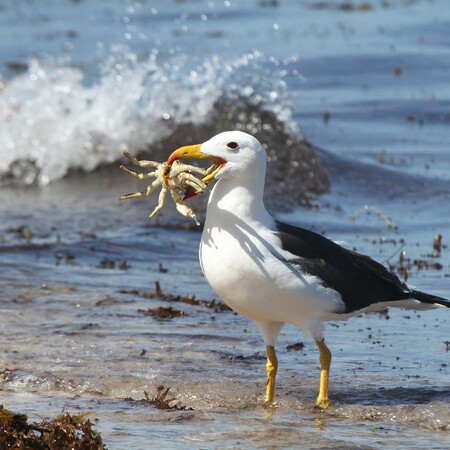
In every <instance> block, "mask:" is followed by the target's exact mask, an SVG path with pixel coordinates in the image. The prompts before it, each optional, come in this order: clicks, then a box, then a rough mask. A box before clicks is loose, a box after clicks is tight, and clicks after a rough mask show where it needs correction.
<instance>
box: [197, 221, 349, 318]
mask: <svg viewBox="0 0 450 450" xmlns="http://www.w3.org/2000/svg"><path fill="white" fill-rule="evenodd" d="M279 244H280V243H279V239H278V238H277V237H276V235H275V234H274V233H273V232H272V231H271V230H270V229H269V228H267V227H265V226H264V225H262V224H260V223H257V222H251V221H250V222H242V223H239V220H238V219H236V218H235V219H234V220H233V221H225V222H224V221H221V225H220V226H205V229H204V231H203V235H202V240H201V244H200V261H201V265H202V270H203V273H204V275H205V277H206V279H207V280H208V282H209V284H210V285H211V287H212V288H213V289H214V290H215V291H216V292H217V294H218V295H219V296H220V297H221V298H222V300H223V301H224V302H225V303H226V304H227V305H228V306H230V307H231V308H232V309H233V310H235V311H237V312H238V313H240V314H242V315H245V316H247V317H249V318H251V319H253V320H259V321H267V322H285V323H286V322H290V323H295V324H297V325H301V324H302V321H303V317H305V318H306V317H307V318H308V320H310V319H312V318H315V319H317V320H321V318H322V317H324V316H325V314H326V313H330V312H333V311H337V310H339V308H340V307H341V304H342V300H341V299H340V297H339V295H338V294H337V293H335V292H334V291H331V290H329V289H326V288H324V287H323V286H321V285H320V283H319V280H317V279H316V278H315V277H311V276H308V275H302V274H301V273H300V272H299V271H298V270H297V269H296V268H295V267H294V266H292V265H290V264H289V263H287V261H286V260H285V258H286V257H287V256H288V255H289V254H286V252H283V251H282V250H280V246H279Z"/></svg>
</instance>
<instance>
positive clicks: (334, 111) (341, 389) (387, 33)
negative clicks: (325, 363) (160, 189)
mask: <svg viewBox="0 0 450 450" xmlns="http://www.w3.org/2000/svg"><path fill="white" fill-rule="evenodd" d="M343 3H344V2H340V1H329V2H315V1H305V2H293V1H287V0H285V1H281V0H279V1H278V2H267V1H260V0H258V1H256V0H255V1H250V0H248V1H240V2H238V1H233V0H230V1H214V0H212V1H200V0H199V1H185V2H182V1H181V2H179V1H162V0H161V1H152V2H134V1H125V2H124V1H94V0H81V1H52V0H48V1H39V2H38V1H27V2H25V1H13V0H10V1H3V2H1V3H0V218H1V219H0V269H1V272H0V285H1V287H2V289H1V291H0V292H1V293H0V308H1V314H0V317H1V319H0V327H1V328H0V347H1V348H2V356H0V371H1V370H3V369H4V368H5V367H6V368H8V369H9V370H11V376H10V377H6V376H5V375H2V378H1V379H2V385H1V388H0V398H1V402H2V403H3V404H4V405H5V407H7V408H10V409H12V410H17V411H19V412H26V413H28V414H30V415H31V416H36V415H39V416H47V415H56V414H58V413H59V412H60V411H61V409H62V408H65V409H68V410H70V411H78V410H82V411H90V412H92V414H93V417H97V418H99V422H98V423H97V424H96V428H97V429H98V430H100V431H101V432H102V435H103V437H104V441H105V443H106V445H107V447H108V448H111V449H112V448H117V449H121V448H133V449H134V448H136V449H138V448H154V447H163V448H180V447H181V446H189V447H192V448H216V447H217V446H220V447H223V448H234V447H236V446H237V445H241V446H244V447H245V448H278V447H285V448H287V447H289V448H295V447H298V446H299V445H301V446H302V448H386V447H389V448H404V449H410V448H435V449H442V448H447V447H450V441H449V439H450V438H449V434H448V431H449V429H450V424H449V417H450V407H449V404H450V403H449V402H450V393H449V389H448V370H449V369H448V365H449V364H450V361H449V355H450V353H448V352H446V346H445V344H444V342H445V341H448V340H449V336H448V335H449V333H448V329H449V328H448V321H449V317H448V312H447V311H446V310H435V311H431V312H426V313H425V312H421V313H412V312H409V311H402V310H397V311H392V312H390V313H389V319H388V320H387V319H386V318H385V317H383V316H378V315H368V316H362V317H358V318H355V319H352V320H351V321H349V322H346V323H339V324H330V325H329V326H328V327H327V332H326V337H327V342H328V344H329V346H330V348H331V349H332V351H333V353H334V359H333V365H332V386H331V398H332V400H333V401H334V405H333V406H332V408H331V409H330V410H329V411H328V412H327V413H317V412H316V411H314V410H313V405H314V399H315V396H316V389H317V383H318V355H317V352H316V349H315V348H314V345H312V343H311V342H310V341H309V340H308V338H307V336H305V335H303V334H301V333H300V332H299V331H298V330H296V329H295V328H294V327H287V328H286V330H285V331H284V332H283V334H282V335H281V337H280V342H279V346H278V347H279V349H278V352H279V360H280V375H279V387H278V391H277V393H278V395H277V400H276V408H275V409H274V411H266V410H265V409H264V408H263V406H262V403H263V402H262V399H263V397H262V394H263V391H264V382H265V378H264V377H265V369H264V364H265V362H264V361H262V360H258V359H252V358H247V359H245V358H244V359H243V360H242V359H239V358H236V357H237V356H239V355H244V356H245V357H248V356H250V355H253V354H254V353H255V352H256V351H259V352H263V350H264V348H263V344H262V340H261V338H260V337H259V335H258V332H257V330H256V328H255V327H254V326H253V325H252V324H251V323H249V322H248V321H247V320H246V319H244V318H241V317H239V316H236V315H234V314H232V313H230V312H225V313H216V312H214V311H213V310H210V309H207V308H205V307H202V306H195V305H194V306H193V305H186V304H182V303H181V304H180V303H167V302H165V301H163V300H157V299H156V300H155V299H148V298H147V297H146V296H145V295H144V294H145V293H146V292H149V291H152V290H153V288H154V283H155V282H156V281H159V282H160V283H161V285H162V287H163V289H164V291H165V292H168V293H175V294H180V295H195V296H196V297H197V298H200V299H207V300H210V299H212V298H213V297H214V293H213V292H212V291H211V290H210V288H209V287H208V286H207V284H206V282H205V280H204V279H203V277H202V275H201V271H200V268H199V266H198V261H197V246H198V240H199V233H198V232H197V231H189V230H183V229H182V228H184V227H187V226H189V227H191V228H192V227H193V228H195V225H193V224H191V223H190V222H189V221H188V220H187V219H185V218H183V217H181V216H178V215H177V214H176V212H174V211H173V208H171V207H170V206H169V205H168V206H167V207H166V208H165V209H164V211H163V214H162V215H160V216H159V217H157V218H155V220H153V221H148V219H147V216H148V214H149V212H150V211H151V210H152V206H153V203H151V201H149V202H146V201H136V202H131V201H130V202H129V203H120V204H119V203H118V202H117V198H118V197H119V195H121V194H124V193H126V192H132V191H133V190H138V189H143V187H142V184H139V183H138V182H135V181H132V180H130V179H129V178H128V177H126V176H125V175H121V174H120V173H119V171H118V169H117V166H118V165H119V163H120V161H121V155H122V152H123V151H124V150H127V151H129V152H131V153H139V152H140V151H142V150H145V151H146V154H147V155H152V154H153V155H154V157H155V158H162V157H163V156H164V155H167V154H169V153H170V152H171V151H172V150H173V148H172V147H170V148H166V145H167V144H166V142H167V141H166V140H167V139H171V140H170V141H169V142H171V144H170V145H173V146H180V145H184V144H185V143H187V141H189V140H190V139H191V138H192V136H191V129H190V128H191V127H193V126H195V127H200V128H202V129H203V130H204V132H205V130H206V132H207V131H208V130H210V129H211V130H212V129H213V127H212V126H211V124H210V121H211V120H216V119H217V118H220V119H221V120H224V117H225V116H226V115H227V114H235V113H236V110H234V109H232V108H231V107H230V106H229V105H230V104H231V105H234V104H236V103H239V104H240V105H241V106H239V108H241V110H239V108H238V112H237V114H238V115H239V113H241V114H243V115H242V118H239V117H237V118H233V120H235V122H233V123H236V124H237V125H239V126H243V127H247V126H248V127H249V128H247V129H250V130H251V129H252V128H253V127H255V129H256V128H257V127H256V125H254V124H248V123H246V120H247V117H248V115H246V113H247V112H248V110H249V109H251V108H257V109H256V111H258V112H259V113H260V114H261V115H262V114H263V112H264V111H270V112H271V113H273V116H271V117H272V118H271V119H267V120H268V124H269V125H271V126H273V127H276V126H278V125H279V124H280V123H281V124H283V125H284V126H285V130H284V132H283V134H282V135H281V136H282V137H281V138H279V140H278V141H276V142H275V143H274V147H276V150H277V152H278V153H275V155H280V157H281V159H282V157H283V156H284V155H285V153H283V149H284V148H285V147H286V146H288V143H287V141H288V140H292V139H299V140H301V139H302V137H304V138H306V139H307V140H308V141H309V142H311V143H312V145H313V146H314V147H315V148H316V149H317V152H316V154H317V159H318V160H319V161H320V165H321V166H322V167H324V168H325V169H326V170H327V171H328V174H329V188H328V192H327V193H325V194H323V195H319V196H313V197H311V198H312V200H311V201H310V202H309V203H310V207H309V208H305V207H300V206H296V207H294V208H293V209H292V208H291V210H290V211H288V212H286V211H285V208H282V207H280V208H279V209H277V207H276V206H275V207H274V208H273V212H274V214H276V215H277V216H278V217H280V218H285V219H286V220H289V221H290V222H293V223H297V224H301V225H303V226H307V227H309V228H312V229H315V230H317V231H320V232H323V233H325V234H326V235H327V236H329V237H331V238H333V239H336V240H341V241H346V242H347V245H348V246H349V247H350V248H355V249H356V250H358V251H362V252H364V253H367V254H370V255H371V256H372V257H374V258H375V259H377V260H378V261H380V262H383V263H384V264H392V265H393V266H396V265H397V264H398V260H399V252H400V251H402V250H403V251H405V252H406V258H409V260H410V261H411V263H413V261H414V260H415V259H422V260H424V261H425V262H427V263H430V264H434V263H439V264H440V265H441V268H438V269H436V268H435V269H422V270H419V269H418V268H417V265H414V264H412V266H411V268H409V269H408V276H409V278H408V282H410V283H411V284H413V285H415V286H417V287H418V288H419V289H421V290H424V291H430V292H434V293H436V294H437V295H441V296H447V297H448V296H449V295H450V250H449V246H450V244H449V239H450V176H449V173H450V149H449V141H450V140H449V137H450V135H449V131H448V130H449V122H450V114H449V105H450V87H449V86H450V84H449V83H448V80H449V67H450V46H449V43H450V42H449V40H450V34H449V33H448V32H447V30H448V28H449V26H450V8H448V2H447V1H445V0H434V1H425V0H423V1H421V0H417V1H398V2H394V1H392V2H381V1H375V0H373V1H370V2H359V1H355V2H354V3H352V5H353V6H354V9H353V10H351V11H348V10H347V9H348V7H347V9H346V8H343V7H342V5H343ZM364 5H365V8H363V6H364ZM367 5H368V6H367ZM367 8H369V9H368V10H365V9H367ZM217 105H224V106H223V108H224V110H223V111H217V108H218V106H217ZM227 105H228V106H227ZM227 108H228V109H227ZM239 111H240V112H239ZM226 123H231V122H226ZM172 143H173V144H172ZM161 146H162V147H163V149H162V150H161V148H160V147H161ZM271 156H272V157H273V154H272V155H271ZM79 169H81V172H80V171H79ZM271 183H273V181H271ZM269 187H273V185H271V186H269ZM281 199H282V200H283V197H281ZM286 203H287V204H289V205H290V206H292V204H291V202H290V199H289V198H286ZM311 203H312V206H311ZM275 205H280V203H275ZM281 206H282V205H281ZM197 207H198V208H201V204H198V206H197ZM199 217H201V212H200V215H199ZM168 223H170V224H171V226H173V227H171V228H169V229H165V228H164V227H165V226H166V225H167V224H168ZM388 223H389V224H391V225H393V227H388ZM22 225H23V226H24V227H25V229H23V228H22V231H21V229H20V226H22ZM24 230H25V232H24ZM27 230H28V233H27ZM30 232H31V234H30ZM437 234H441V235H442V236H443V241H442V242H443V248H442V251H441V253H440V254H438V255H433V253H434V250H433V241H434V239H435V236H436V235H437ZM105 261H106V262H109V264H110V265H111V264H112V265H113V267H112V268H104V266H102V262H103V264H104V263H105ZM125 263H126V264H125ZM160 263H161V264H162V265H163V267H164V268H166V269H168V271H167V272H160V270H159V264H160ZM121 264H122V265H121ZM127 267H128V268H127ZM394 268H395V267H394ZM132 290H136V291H137V292H132ZM157 306H173V307H174V308H175V309H180V310H183V311H184V312H185V316H183V317H180V318H174V319H172V320H167V321H157V320H155V319H153V318H151V317H149V316H145V315H143V314H142V313H140V312H138V310H145V309H148V308H155V307H157ZM299 341H302V342H304V344H305V348H304V350H302V351H301V352H295V351H294V352H292V351H288V350H287V349H286V347H287V346H288V345H289V344H292V343H295V342H299ZM144 349H145V350H146V351H145V352H144V354H143V355H142V350H144ZM161 384H164V385H167V386H171V387H172V391H173V393H174V396H175V397H177V398H178V399H179V401H180V402H181V403H183V404H184V405H187V406H190V407H193V408H194V411H159V410H156V409H153V408H151V407H148V406H144V405H142V404H141V403H133V402H130V401H129V400H124V399H125V398H129V397H131V398H133V399H135V400H139V399H142V398H143V397H144V395H143V392H144V391H147V392H149V393H154V392H156V387H157V386H159V385H161Z"/></svg>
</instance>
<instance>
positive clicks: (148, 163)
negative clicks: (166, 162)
mask: <svg viewBox="0 0 450 450" xmlns="http://www.w3.org/2000/svg"><path fill="white" fill-rule="evenodd" d="M123 155H124V156H126V157H127V158H128V159H129V160H130V162H131V164H134V165H135V166H139V167H159V166H160V163H159V162H157V161H147V160H145V159H142V160H139V159H137V158H135V157H134V156H132V155H130V154H129V153H128V152H123Z"/></svg>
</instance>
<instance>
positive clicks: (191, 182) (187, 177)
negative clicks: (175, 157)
mask: <svg viewBox="0 0 450 450" xmlns="http://www.w3.org/2000/svg"><path fill="white" fill-rule="evenodd" d="M178 177H179V178H180V179H181V180H182V182H184V183H185V184H187V185H188V186H190V187H191V188H193V189H195V190H196V192H198V191H204V190H205V189H206V184H205V183H203V181H202V180H200V179H198V178H196V177H194V175H192V174H191V173H189V172H182V173H180V174H179V175H178Z"/></svg>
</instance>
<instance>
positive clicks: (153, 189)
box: [119, 180, 161, 200]
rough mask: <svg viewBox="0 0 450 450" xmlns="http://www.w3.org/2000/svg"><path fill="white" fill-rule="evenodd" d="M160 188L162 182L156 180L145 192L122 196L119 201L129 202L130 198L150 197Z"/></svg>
mask: <svg viewBox="0 0 450 450" xmlns="http://www.w3.org/2000/svg"><path fill="white" fill-rule="evenodd" d="M159 186H161V182H160V180H155V181H154V182H153V183H152V184H150V185H149V186H147V189H146V190H145V191H141V192H134V193H132V194H126V195H122V196H121V197H119V200H128V199H129V198H141V197H148V196H149V195H150V194H152V193H153V192H155V191H156V189H158V187H159Z"/></svg>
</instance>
